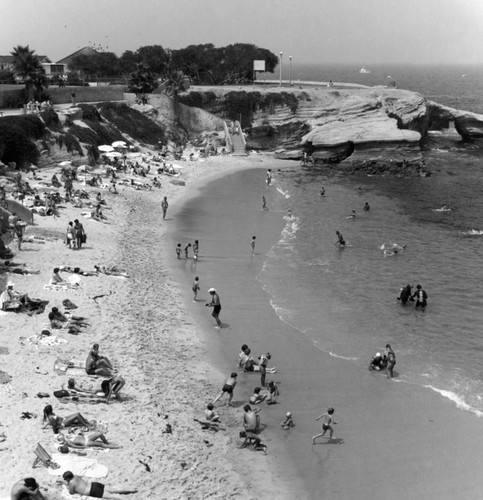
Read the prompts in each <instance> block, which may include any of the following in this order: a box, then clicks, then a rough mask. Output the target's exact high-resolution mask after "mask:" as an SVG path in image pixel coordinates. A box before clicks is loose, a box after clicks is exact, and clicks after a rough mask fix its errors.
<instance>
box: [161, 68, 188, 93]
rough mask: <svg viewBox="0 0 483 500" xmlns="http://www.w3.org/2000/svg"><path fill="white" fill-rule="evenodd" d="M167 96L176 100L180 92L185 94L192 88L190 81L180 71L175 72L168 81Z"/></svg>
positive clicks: (171, 73) (172, 72)
mask: <svg viewBox="0 0 483 500" xmlns="http://www.w3.org/2000/svg"><path fill="white" fill-rule="evenodd" d="M165 83H166V91H165V92H166V94H167V95H169V96H170V97H173V98H175V99H176V97H177V96H178V94H179V93H180V92H185V91H186V90H188V89H189V87H190V79H189V77H188V76H186V75H185V74H184V73H183V72H182V71H180V70H173V71H171V72H170V73H169V75H168V78H167V80H166V82H165Z"/></svg>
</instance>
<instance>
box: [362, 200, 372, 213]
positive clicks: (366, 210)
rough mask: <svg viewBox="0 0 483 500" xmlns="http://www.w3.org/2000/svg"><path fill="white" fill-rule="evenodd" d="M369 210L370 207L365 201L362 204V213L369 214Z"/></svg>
mask: <svg viewBox="0 0 483 500" xmlns="http://www.w3.org/2000/svg"><path fill="white" fill-rule="evenodd" d="M370 209H371V207H370V206H369V203H367V201H366V203H365V204H364V208H363V210H364V212H369V210H370Z"/></svg>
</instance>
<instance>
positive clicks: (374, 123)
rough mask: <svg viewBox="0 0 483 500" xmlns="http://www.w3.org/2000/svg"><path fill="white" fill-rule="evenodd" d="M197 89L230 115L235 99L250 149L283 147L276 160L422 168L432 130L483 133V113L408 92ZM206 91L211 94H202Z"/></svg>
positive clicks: (469, 136)
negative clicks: (310, 159)
mask: <svg viewBox="0 0 483 500" xmlns="http://www.w3.org/2000/svg"><path fill="white" fill-rule="evenodd" d="M196 92H198V93H199V94H200V95H198V96H197V97H198V98H199V99H198V100H199V101H200V102H209V105H208V106H209V107H211V108H210V109H208V110H209V111H211V112H214V113H219V112H220V110H221V109H222V108H223V106H225V108H224V109H223V111H224V112H225V113H226V114H225V116H226V115H228V117H230V113H231V111H232V108H233V103H234V102H236V105H237V106H240V110H241V108H242V107H243V121H242V123H243V126H244V129H245V131H246V132H247V133H248V137H247V143H248V147H250V148H253V149H262V150H279V149H283V151H282V152H280V153H279V154H278V157H280V158H290V159H294V158H300V157H302V156H303V153H304V152H306V153H307V154H309V155H311V156H312V157H313V158H314V159H316V160H317V161H321V162H327V163H341V164H342V165H345V166H348V167H349V166H350V167H351V168H355V167H356V166H357V165H359V166H360V165H372V166H374V168H379V167H380V166H386V167H388V166H389V165H390V166H392V167H395V168H396V169H397V168H406V167H408V166H412V167H414V166H415V167H417V168H418V169H419V168H420V167H422V166H423V157H422V151H421V142H422V139H424V138H426V136H427V133H428V131H429V130H431V131H435V130H445V129H448V128H449V127H453V125H454V128H455V129H456V131H457V132H458V133H459V134H460V136H461V137H462V139H465V140H469V139H474V138H478V137H483V115H477V114H476V113H471V112H466V111H459V110H456V109H453V108H448V107H446V106H441V105H439V104H436V103H434V102H431V101H428V100H427V99H425V97H424V96H422V95H421V94H418V93H417V92H411V91H407V90H400V89H394V88H379V87H378V88H339V89H337V88H334V87H332V88H307V87H306V88H299V89H296V88H290V89H286V88H284V89H280V91H278V92H279V94H280V95H276V93H277V90H275V89H274V88H263V87H255V88H254V89H253V90H250V88H247V87H197V88H196ZM203 92H204V93H206V95H207V96H208V95H209V99H201V97H202V96H203V95H204V94H203ZM288 94H291V95H290V96H289V97H290V99H288ZM294 97H295V99H294ZM230 100H231V101H230ZM230 102H231V104H230ZM240 110H238V109H237V111H238V112H239V111H240ZM237 116H240V113H239V114H238V115H237ZM234 119H238V118H234ZM388 168H390V167H388ZM416 170H417V169H416Z"/></svg>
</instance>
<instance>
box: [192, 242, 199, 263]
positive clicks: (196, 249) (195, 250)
mask: <svg viewBox="0 0 483 500" xmlns="http://www.w3.org/2000/svg"><path fill="white" fill-rule="evenodd" d="M199 252H200V242H199V241H198V240H195V242H194V243H193V260H198V254H199Z"/></svg>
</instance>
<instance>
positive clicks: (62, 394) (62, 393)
mask: <svg viewBox="0 0 483 500" xmlns="http://www.w3.org/2000/svg"><path fill="white" fill-rule="evenodd" d="M54 396H55V397H56V398H66V397H67V396H69V391H65V390H62V391H54Z"/></svg>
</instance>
